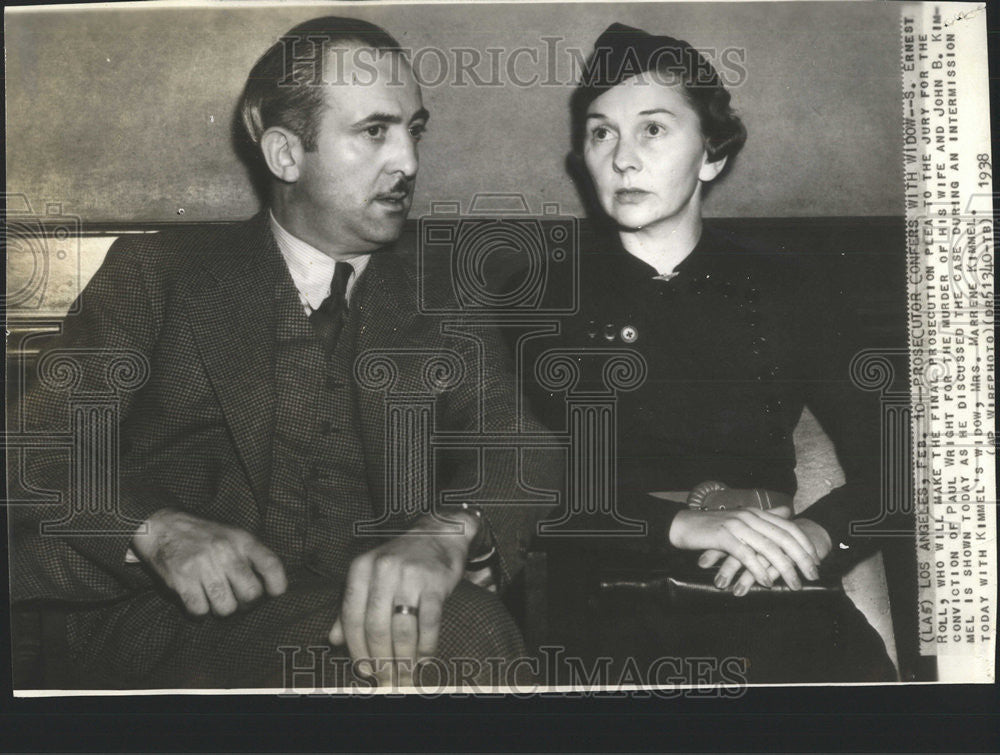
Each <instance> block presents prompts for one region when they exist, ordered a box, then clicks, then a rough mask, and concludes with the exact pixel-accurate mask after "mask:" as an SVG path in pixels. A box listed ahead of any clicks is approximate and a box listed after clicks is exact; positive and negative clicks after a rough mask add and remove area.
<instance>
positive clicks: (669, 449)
mask: <svg viewBox="0 0 1000 755" xmlns="http://www.w3.org/2000/svg"><path fill="white" fill-rule="evenodd" d="M573 128H574V134H573V135H574V152H573V155H572V156H571V165H576V166H577V167H583V168H584V169H585V170H583V171H581V173H582V175H581V178H582V184H583V189H584V193H585V195H586V196H587V197H588V198H589V199H590V200H592V202H593V203H594V204H596V205H597V206H598V208H599V209H598V213H597V214H598V218H597V222H598V224H599V225H600V226H602V228H603V229H604V230H603V231H602V232H601V233H599V235H598V238H597V241H596V243H595V244H594V248H593V249H585V250H584V253H583V255H582V269H581V289H580V293H581V298H580V301H581V306H580V314H579V315H578V316H575V317H573V318H571V319H570V321H569V322H567V323H565V324H564V327H563V330H562V336H561V338H562V339H563V345H564V346H570V347H579V348H580V349H583V350H587V349H594V348H595V347H599V348H618V349H629V350H631V351H634V352H637V353H638V354H639V355H641V357H642V359H643V360H644V361H645V363H646V369H647V375H646V379H645V382H644V383H643V384H642V385H641V386H639V387H638V388H636V389H635V390H634V391H630V392H624V393H621V394H619V396H618V403H617V416H618V428H619V432H618V447H617V448H618V470H617V471H618V484H617V494H618V510H619V511H620V512H621V513H622V514H624V515H625V516H627V517H630V518H633V519H635V518H638V519H641V520H644V521H645V522H646V523H647V525H648V527H647V531H648V533H649V534H648V537H647V538H646V539H645V541H644V542H643V548H644V549H646V550H648V551H652V553H654V554H657V555H658V557H660V561H661V562H662V561H663V560H664V559H663V557H664V556H670V555H671V554H673V556H676V555H677V553H678V552H682V551H690V552H693V553H695V554H700V558H699V560H698V564H699V565H700V566H701V567H703V568H709V567H716V566H718V570H717V573H716V576H715V580H714V582H715V585H716V587H717V588H718V589H719V590H729V591H730V592H731V593H732V595H734V596H736V597H738V598H739V597H742V596H745V595H747V594H748V593H749V592H751V588H752V587H753V586H754V585H755V584H756V585H761V586H763V587H766V588H771V587H782V588H784V589H785V591H791V592H796V593H798V592H799V591H801V590H802V589H803V587H804V586H808V585H810V584H811V583H814V582H815V581H816V580H819V579H820V568H821V567H822V568H823V570H824V572H834V573H837V572H838V571H839V570H842V569H843V568H844V567H845V566H846V564H847V561H846V560H845V556H847V555H853V554H855V553H857V552H858V551H860V550H861V548H860V547H859V544H860V541H859V540H857V539H854V538H852V537H851V535H850V532H849V524H850V523H851V522H852V521H865V520H869V519H872V518H875V514H877V512H878V505H879V472H878V464H879V441H878V430H879V428H878V417H879V414H878V411H879V410H878V405H877V402H876V403H875V404H874V405H873V404H872V400H874V396H872V395H871V394H866V393H863V392H861V391H860V390H859V389H857V388H855V387H854V386H853V385H852V384H851V381H850V379H849V372H848V365H849V363H850V359H851V356H852V355H853V354H854V353H856V350H857V349H856V348H855V347H853V346H852V345H851V344H850V343H848V338H847V337H846V336H847V335H848V333H849V329H848V328H846V327H845V325H844V323H843V322H842V321H841V320H839V319H834V318H832V317H831V316H830V315H829V312H830V308H829V307H827V306H825V304H824V302H823V301H822V300H821V299H819V298H817V297H818V296H820V295H822V293H823V292H822V290H821V288H817V289H816V290H813V289H812V288H810V287H809V286H808V285H807V280H806V278H805V277H804V276H803V275H802V273H801V271H800V270H799V269H798V268H797V267H796V266H795V265H794V263H793V261H792V260H790V259H788V258H783V259H777V260H775V259H771V255H765V254H760V253H758V252H756V251H754V250H752V249H748V248H746V247H745V246H744V245H741V244H740V243H739V242H738V241H737V240H735V239H734V238H732V237H731V236H730V235H727V234H724V233H721V232H716V231H712V230H710V229H707V228H705V227H704V226H703V223H702V200H703V196H704V193H705V191H706V190H707V188H708V186H709V185H710V184H711V183H712V182H713V181H718V179H719V177H720V176H721V175H722V174H723V172H724V171H725V170H726V169H727V168H729V167H731V164H732V162H733V160H734V159H735V157H736V155H737V153H738V152H739V151H740V148H741V147H742V145H743V143H744V141H745V138H746V131H745V129H744V127H743V124H742V123H741V121H740V119H739V118H738V117H737V116H736V115H735V113H734V112H733V110H732V108H731V107H730V95H729V93H728V92H727V91H726V89H725V87H724V86H723V85H722V83H721V81H720V79H719V76H718V74H717V73H716V71H715V70H714V69H713V68H712V66H711V65H710V64H709V63H708V62H707V61H706V60H705V59H704V58H703V57H702V56H701V55H700V54H699V53H698V52H697V51H695V50H694V49H693V48H692V47H690V45H688V44H687V43H686V42H682V41H679V40H675V39H672V38H670V37H657V36H652V35H649V34H647V33H645V32H643V31H640V30H637V29H632V28H629V27H625V26H622V25H620V24H614V25H612V26H611V27H609V28H608V30H607V31H605V32H604V34H602V35H601V37H600V38H599V39H598V40H597V42H596V43H595V53H594V55H593V56H592V57H591V59H590V61H589V63H588V67H587V69H586V71H585V75H584V79H583V82H582V83H581V84H580V86H579V87H578V89H577V91H576V92H575V93H574V97H573ZM779 167H780V166H779ZM817 291H819V293H817ZM540 346H544V348H546V349H547V348H550V347H551V346H552V344H551V343H550V342H548V341H545V342H544V343H543V344H541V343H540ZM530 352H531V349H530V347H529V348H528V353H529V356H530ZM535 356H537V352H536V354H535ZM528 363H529V364H530V363H531V362H530V361H529V362H528ZM563 398H564V397H562V396H560V395H558V394H557V393H556V392H549V393H547V394H546V393H545V392H544V391H540V392H538V393H537V394H536V396H535V398H534V401H533V403H534V404H535V407H536V409H537V410H538V412H539V414H540V415H542V416H548V417H549V418H550V419H551V420H552V424H553V425H554V426H555V427H557V429H562V428H559V427H558V425H559V424H560V421H559V420H558V419H555V417H558V416H560V415H559V413H560V407H561V405H562V400H563ZM805 405H808V406H809V408H810V410H812V411H813V412H814V413H815V414H816V416H817V417H818V418H819V420H820V422H821V423H822V425H823V427H824V429H825V430H826V431H827V433H828V434H829V435H830V436H831V437H832V439H833V440H834V442H835V444H836V446H837V450H838V455H839V459H840V462H841V465H842V466H843V467H844V469H845V474H846V478H847V484H846V485H844V486H842V487H840V488H838V489H836V490H834V491H832V492H831V493H830V494H829V495H827V496H825V497H824V498H823V499H821V500H820V501H818V502H816V503H815V504H814V505H813V506H812V507H810V508H809V509H808V510H807V511H806V512H804V514H803V515H800V516H797V517H794V518H792V512H791V508H790V502H791V497H792V496H793V495H794V493H795V489H796V478H795V450H794V446H793V443H792V431H793V429H794V428H795V425H796V423H797V422H798V419H799V416H800V414H801V413H802V410H803V407H804V406H805ZM723 487H728V488H729V489H730V492H729V493H728V494H727V495H728V498H726V500H728V501H730V505H729V506H728V507H727V508H726V509H725V510H711V509H713V508H715V506H713V505H712V504H711V500H712V498H713V496H715V497H718V494H717V493H715V491H716V490H717V489H719V488H723ZM732 489H740V490H751V489H753V490H755V491H760V492H761V495H764V491H767V493H766V495H767V497H768V499H769V500H771V501H778V502H780V503H782V504H783V505H780V506H777V507H775V508H773V509H772V510H763V509H760V508H744V509H739V510H733V509H732V500H734V498H735V499H739V498H740V495H739V494H738V493H736V494H734V493H732ZM652 491H675V492H676V491H681V492H682V494H681V497H680V499H679V500H681V501H685V498H686V502H681V503H678V502H671V501H664V500H660V499H658V498H654V497H652V496H650V495H649V493H650V492H652ZM671 497H672V498H674V499H675V500H678V496H677V494H676V493H675V494H674V495H673V496H671ZM743 499H744V500H745V499H746V496H745V495H744V496H743ZM754 500H756V494H755V497H754ZM690 503H694V504H696V505H695V506H691V505H689V504H690ZM602 542H604V543H605V546H606V544H607V543H608V542H610V541H608V540H604V541H602ZM620 543H625V544H626V545H627V544H629V541H628V539H622V540H621V541H620ZM570 550H572V548H571V549H570ZM604 550H605V554H607V553H609V552H617V551H618V550H622V548H621V546H620V544H619V545H618V546H611V547H610V548H607V547H605V548H604ZM831 554H832V555H831ZM618 558H619V556H617V555H616V556H614V558H612V559H611V562H612V563H614V562H615V560H616V559H618ZM571 562H572V559H570V563H571ZM838 562H841V563H839V564H838ZM564 563H565V561H564ZM592 564H593V557H592V556H591V555H588V556H587V557H586V558H582V559H580V558H578V561H577V565H576V566H575V567H572V566H571V567H565V568H569V569H584V570H588V569H589V570H591V571H593V569H594V568H596V567H593V565H592ZM558 568H559V567H557V571H558ZM588 573H590V572H588ZM606 582H607V580H605V583H606ZM753 592H754V595H755V596H756V597H755V599H754V600H755V601H758V602H757V603H756V604H755V605H757V608H750V607H749V604H748V601H747V600H743V601H742V604H741V605H740V604H738V603H736V602H734V601H729V602H728V604H726V605H728V606H729V607H727V608H726V609H725V610H721V611H720V610H719V606H720V605H724V604H723V603H716V604H715V605H714V606H713V605H708V607H707V608H705V609H704V610H699V611H695V612H693V613H692V612H686V613H684V614H680V613H678V611H677V610H675V609H664V608H662V606H661V607H655V606H652V607H651V605H650V601H649V600H648V599H647V600H645V602H643V600H641V599H640V600H638V601H632V602H628V600H626V602H624V603H622V602H621V601H620V600H619V602H617V603H615V602H612V603H610V604H607V605H604V606H603V608H602V607H601V606H600V605H597V604H595V603H593V602H591V603H590V604H589V607H588V608H583V607H581V606H579V605H576V607H574V601H576V603H579V600H577V598H567V599H566V602H565V603H564V605H563V608H564V609H565V610H564V611H563V620H562V627H563V629H562V630H561V631H562V632H563V636H562V637H557V638H556V639H563V640H565V642H567V643H568V644H569V645H570V648H571V651H570V652H572V649H575V650H578V651H579V652H581V653H584V654H585V655H586V654H590V655H594V656H598V655H603V654H607V653H609V652H611V653H613V654H618V655H621V654H623V653H624V654H628V655H631V656H633V657H635V656H636V655H639V656H648V657H653V656H656V655H660V656H662V655H664V654H670V653H673V654H675V655H678V656H683V657H691V656H692V655H697V654H706V653H707V654H708V655H710V656H713V657H716V658H719V657H722V656H727V655H733V654H734V653H735V654H736V655H737V656H741V657H747V658H749V665H750V668H749V669H744V671H745V673H746V675H747V676H748V678H749V679H750V680H751V681H793V680H801V681H808V680H813V681H821V680H832V679H839V680H843V681H848V680H859V679H865V680H870V681H877V680H888V679H893V678H894V675H893V670H892V665H891V663H890V662H889V661H888V658H887V656H886V654H885V649H884V646H883V644H882V642H881V640H880V638H879V637H878V635H877V634H876V633H875V632H874V630H873V629H872V628H871V627H870V626H869V625H868V624H867V622H865V621H864V618H863V617H862V616H861V615H860V614H859V613H858V612H857V610H856V609H855V608H854V607H853V605H852V604H851V603H850V601H849V600H848V599H847V598H846V597H845V596H844V595H843V594H842V593H835V594H833V596H832V597H831V595H829V594H828V595H826V596H825V597H824V598H823V599H822V600H818V601H817V600H811V599H810V600H805V601H803V600H799V601H796V600H794V599H792V600H783V601H775V602H772V603H765V604H761V603H759V597H760V588H759V587H758V588H756V590H754V591H753ZM807 592H808V591H807ZM751 602H752V601H751ZM761 605H763V606H764V608H760V606H761ZM602 611H603V613H602ZM567 612H568V613H567ZM832 614H835V615H832ZM556 623H557V624H559V620H558V619H557V620H556ZM581 625H586V626H587V628H586V629H585V630H573V629H572V627H580V626H581ZM845 632H846V634H845ZM737 635H739V637H740V638H741V639H739V640H738V641H731V638H732V637H735V636H737ZM584 638H586V639H584ZM734 642H735V644H734ZM716 678H719V677H718V674H716ZM651 681H655V680H651Z"/></svg>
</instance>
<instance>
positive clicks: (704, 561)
mask: <svg viewBox="0 0 1000 755" xmlns="http://www.w3.org/2000/svg"><path fill="white" fill-rule="evenodd" d="M788 525H790V527H792V528H794V529H792V530H790V531H791V532H792V534H793V535H794V536H795V537H796V539H797V540H798V541H799V542H800V543H802V544H803V545H805V546H806V547H807V550H808V552H810V553H814V554H815V558H816V560H817V565H818V563H819V562H821V561H822V560H823V559H824V558H826V557H827V555H829V553H830V549H831V547H832V543H831V541H830V536H829V535H828V534H827V532H826V530H824V529H823V528H822V527H820V526H819V525H818V524H816V523H815V522H814V521H812V520H811V519H796V520H795V521H793V522H788ZM725 557H726V554H725V553H722V552H720V551H716V550H708V551H705V553H703V554H702V555H701V558H699V559H698V565H699V566H702V567H704V568H706V569H707V568H710V567H712V566H714V565H715V564H717V563H718V562H719V561H720V560H721V559H723V558H725ZM763 560H764V562H765V566H766V569H767V576H768V577H769V578H770V579H771V580H772V584H773V582H774V580H777V579H778V577H780V576H782V575H781V574H779V572H778V570H777V569H775V568H774V566H772V565H771V564H770V562H768V561H767V560H766V559H763ZM741 569H743V565H742V564H741V563H740V561H739V560H738V559H736V558H733V557H732V556H729V557H728V558H726V559H725V561H724V562H723V563H722V566H720V567H719V571H718V573H717V574H716V577H715V584H716V586H717V587H719V588H720V589H723V590H724V589H726V588H727V587H729V585H730V583H731V582H732V580H733V577H735V576H736V574H737V573H738V572H739V571H740V570H741ZM803 574H805V575H806V577H808V578H809V579H818V577H819V573H818V572H806V571H804V572H803ZM814 574H815V576H814ZM757 581H758V580H757V578H756V576H755V575H754V574H753V573H752V572H751V571H749V570H744V571H743V573H742V574H741V575H740V576H739V579H737V580H736V581H735V582H733V583H732V585H733V594H734V595H736V596H737V597H742V596H743V595H746V594H747V592H749V590H750V587H751V586H753V584H754V583H755V582H757ZM785 582H786V584H788V585H789V586H790V587H791V588H792V589H793V590H797V589H799V588H800V587H801V583H799V582H798V580H797V578H796V580H795V581H794V582H788V580H787V579H786V580H785ZM762 584H763V583H762Z"/></svg>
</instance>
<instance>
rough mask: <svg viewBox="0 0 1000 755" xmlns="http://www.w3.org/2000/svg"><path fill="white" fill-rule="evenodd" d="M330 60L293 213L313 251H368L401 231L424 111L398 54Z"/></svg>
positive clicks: (364, 52) (351, 53)
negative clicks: (312, 144)
mask: <svg viewBox="0 0 1000 755" xmlns="http://www.w3.org/2000/svg"><path fill="white" fill-rule="evenodd" d="M327 62H328V66H327V71H326V73H325V74H324V77H323V78H324V82H325V83H324V85H323V86H324V89H325V92H324V99H325V103H326V107H325V109H324V110H323V113H322V115H321V118H320V122H319V128H318V133H317V139H316V149H315V150H314V151H312V152H306V153H304V155H303V158H302V164H301V170H300V173H299V177H298V180H297V181H295V183H294V184H293V185H292V186H291V187H290V195H289V199H290V209H291V211H292V212H293V213H294V214H295V216H296V218H297V220H298V222H297V226H298V228H297V230H298V231H299V233H300V234H301V235H303V236H310V238H305V239H304V240H306V241H309V242H310V243H312V244H313V245H314V246H316V247H318V248H320V249H322V250H324V251H327V252H328V253H329V252H334V253H337V252H344V253H350V252H366V251H371V250H372V249H375V248H377V247H379V246H382V245H384V244H387V243H389V242H392V241H395V240H396V239H397V238H398V237H399V234H400V233H401V232H402V228H403V221H404V220H405V218H406V214H407V212H409V209H410V203H411V202H412V198H413V187H414V181H415V179H416V176H417V142H418V141H419V140H420V135H421V133H422V132H423V130H424V127H425V124H426V122H427V111H426V110H424V107H423V100H422V98H421V95H420V87H419V86H418V84H417V82H416V81H415V79H414V78H413V74H412V72H411V70H410V67H409V66H408V65H407V63H406V62H405V60H404V59H403V58H402V56H400V55H399V54H398V53H384V52H379V51H376V50H373V49H370V48H360V47H352V48H349V49H348V50H347V52H346V54H340V55H335V54H333V53H331V54H330V55H329V56H328V58H327Z"/></svg>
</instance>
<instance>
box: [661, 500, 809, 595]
mask: <svg viewBox="0 0 1000 755" xmlns="http://www.w3.org/2000/svg"><path fill="white" fill-rule="evenodd" d="M790 515H791V511H790V510H788V509H787V508H786V507H780V508H777V509H773V510H772V511H762V510H760V509H738V510H735V511H695V510H687V511H681V512H680V513H678V514H677V516H676V517H674V521H673V524H672V525H671V527H670V533H669V537H670V542H671V544H672V545H673V546H675V547H677V548H681V549H683V550H715V551H721V552H722V553H723V554H728V555H729V556H730V558H729V559H727V560H726V563H725V564H723V566H726V565H727V564H729V563H730V562H732V563H733V564H734V565H735V566H727V571H729V570H732V574H730V575H729V578H730V579H731V578H732V576H734V575H735V573H736V571H738V570H739V568H740V567H743V568H745V569H746V570H747V572H748V573H749V574H750V575H751V576H752V578H753V581H756V582H759V583H760V584H762V585H766V586H767V587H771V586H773V584H774V580H775V579H777V578H778V577H781V578H782V579H784V580H785V582H786V584H788V585H789V586H791V587H792V589H800V588H801V587H802V583H801V581H800V579H799V577H798V574H797V573H796V567H798V569H799V570H800V571H801V572H802V573H803V574H804V575H806V576H807V577H808V578H809V579H818V578H819V572H818V571H817V567H818V566H819V562H820V560H821V559H822V556H821V555H820V553H819V550H818V549H817V548H816V546H815V545H814V543H813V542H812V538H811V537H810V536H809V535H807V534H806V532H805V531H804V530H803V528H802V527H800V526H799V525H798V523H797V522H790V521H788V517H789V516H790ZM798 521H799V522H801V521H804V520H798ZM810 524H812V523H810ZM813 526H815V527H817V528H818V529H819V530H820V531H821V532H823V535H824V536H825V535H826V533H825V531H823V530H822V528H821V527H818V525H813ZM827 540H829V538H827ZM826 553H829V547H827V549H826ZM823 555H826V554H825V553H824V554H823ZM771 570H773V573H772V574H769V573H768V572H769V571H771ZM720 572H721V569H720ZM721 581H722V579H721V578H720V577H718V576H717V577H716V585H717V586H721V585H720V582H721ZM753 581H751V582H750V584H753ZM725 585H728V580H726V581H725ZM747 589H749V585H747ZM744 592H745V590H744Z"/></svg>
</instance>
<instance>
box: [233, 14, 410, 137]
mask: <svg viewBox="0 0 1000 755" xmlns="http://www.w3.org/2000/svg"><path fill="white" fill-rule="evenodd" d="M336 46H339V47H342V48H343V47H348V46H355V47H361V48H373V49H375V50H378V51H384V52H402V48H401V47H400V45H399V43H398V42H397V41H396V40H395V39H394V38H393V37H392V35H391V34H389V33H388V32H387V31H385V30H384V29H382V28H380V27H378V26H375V24H371V23H368V22H367V21H361V20H360V19H357V18H340V17H338V16H325V17H323V18H314V19H312V20H311V21H306V22H305V23H302V24H299V25H298V26H296V27H294V28H293V29H290V30H289V31H288V32H286V33H285V34H284V35H283V36H282V37H281V39H279V40H278V41H277V42H275V43H274V44H273V45H272V46H271V48H270V49H269V50H268V51H267V52H265V53H264V54H263V55H262V56H261V58H260V60H258V61H257V63H256V64H255V65H254V67H253V69H252V70H251V71H250V75H249V76H248V77H247V83H246V86H245V87H244V88H243V96H242V97H241V98H240V104H239V114H240V118H241V120H242V122H243V128H244V129H245V130H246V133H247V136H248V137H249V138H250V140H251V141H252V142H253V143H254V144H259V143H260V138H261V136H262V135H263V134H264V132H265V131H266V130H267V129H269V128H271V127H272V126H281V127H282V128H287V129H288V130H289V131H291V132H292V133H293V134H295V135H296V136H298V137H299V139H301V140H302V146H303V148H304V149H305V150H306V151H307V152H311V151H312V150H314V149H316V138H317V134H318V131H319V120H320V115H321V114H322V112H323V106H324V91H325V87H323V86H322V85H321V84H322V82H323V81H324V69H325V67H326V60H327V57H328V54H329V51H330V49H331V48H333V47H336Z"/></svg>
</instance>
